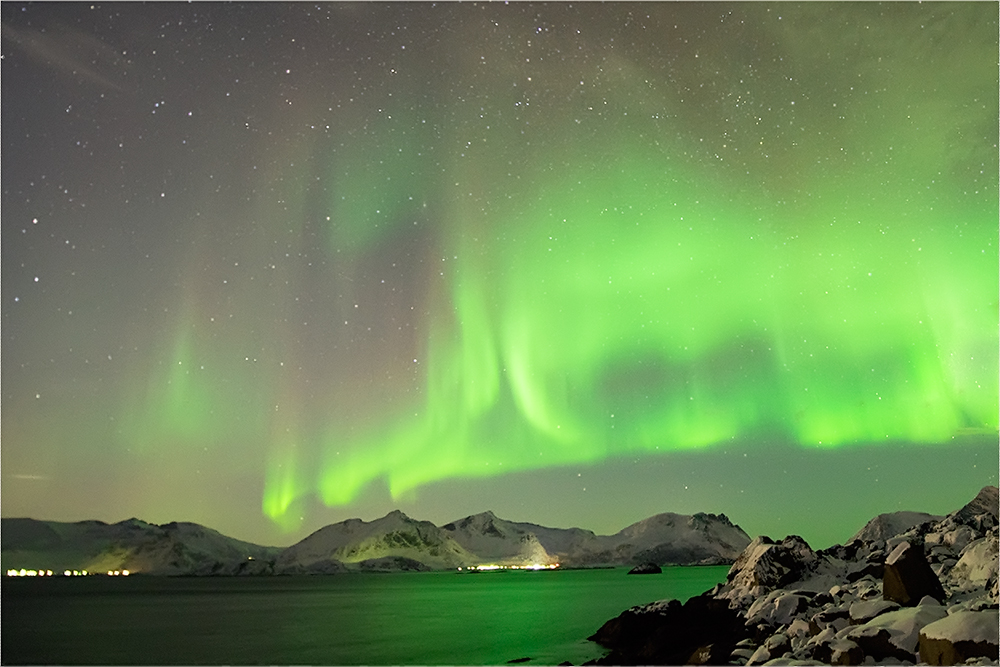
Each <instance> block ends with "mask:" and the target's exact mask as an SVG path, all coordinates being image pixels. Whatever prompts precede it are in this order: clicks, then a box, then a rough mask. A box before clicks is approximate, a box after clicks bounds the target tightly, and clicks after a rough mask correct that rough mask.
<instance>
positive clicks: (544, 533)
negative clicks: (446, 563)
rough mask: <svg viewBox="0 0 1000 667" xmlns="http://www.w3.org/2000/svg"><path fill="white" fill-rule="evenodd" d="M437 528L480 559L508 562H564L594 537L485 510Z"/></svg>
mask: <svg viewBox="0 0 1000 667" xmlns="http://www.w3.org/2000/svg"><path fill="white" fill-rule="evenodd" d="M441 529H442V530H444V531H446V532H447V533H448V534H449V535H450V536H451V538H452V539H453V540H455V542H457V543H458V544H460V545H461V546H462V547H463V548H464V549H465V550H466V551H468V552H469V553H471V554H475V556H476V557H478V559H479V560H480V562H485V563H490V562H495V563H504V564H510V565H529V564H532V563H539V564H542V565H546V564H549V563H566V562H569V561H570V560H572V558H573V557H574V556H575V555H577V554H579V553H581V552H583V551H586V550H587V549H588V548H589V547H590V546H591V545H593V543H594V540H595V539H596V536H595V535H594V533H592V532H591V531H589V530H583V529H582V528H546V527H545V526H539V525H536V524H533V523H520V522H515V521H507V520H506V519H501V518H499V517H497V516H496V515H495V514H493V512H489V511H487V512H482V513H480V514H473V515H472V516H467V517H465V518H464V519H459V520H458V521H453V522H451V523H446V524H445V525H443V526H441ZM470 564H480V563H470Z"/></svg>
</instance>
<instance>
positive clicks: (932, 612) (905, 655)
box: [846, 605, 948, 662]
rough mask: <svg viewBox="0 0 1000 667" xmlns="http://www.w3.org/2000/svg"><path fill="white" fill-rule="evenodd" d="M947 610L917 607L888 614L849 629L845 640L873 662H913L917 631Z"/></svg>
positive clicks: (937, 606)
mask: <svg viewBox="0 0 1000 667" xmlns="http://www.w3.org/2000/svg"><path fill="white" fill-rule="evenodd" d="M947 613H948V612H947V610H945V608H944V607H942V606H940V605H921V606H919V607H908V608H904V609H897V610H896V611H889V612H886V613H884V614H881V615H880V616H876V617H875V618H873V619H872V620H870V621H868V622H867V623H865V624H864V625H860V626H857V627H855V628H852V629H851V630H849V631H848V632H847V633H846V637H847V638H848V639H850V640H852V641H854V642H855V643H857V645H858V646H860V647H861V650H863V651H864V653H865V655H866V656H868V657H871V658H874V659H875V661H876V662H878V661H880V660H885V659H887V658H896V659H897V660H910V661H914V660H915V659H916V654H917V648H918V640H919V633H920V630H921V629H922V628H923V627H924V626H926V625H928V624H930V623H933V622H934V621H937V620H939V619H941V618H944V617H945V616H946V615H947Z"/></svg>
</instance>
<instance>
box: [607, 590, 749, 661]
mask: <svg viewBox="0 0 1000 667" xmlns="http://www.w3.org/2000/svg"><path fill="white" fill-rule="evenodd" d="M747 635H748V633H747V630H746V627H745V626H744V624H743V619H742V618H740V616H739V614H737V613H736V612H735V611H734V610H732V609H730V608H729V605H728V604H727V603H726V601H724V600H716V599H714V598H711V597H708V596H704V595H703V596H698V597H693V598H691V599H690V600H688V601H687V602H686V603H684V604H683V605H681V603H680V602H678V601H677V600H670V601H669V602H659V603H653V604H652V605H646V606H643V607H633V608H632V609H629V610H628V611H625V612H623V613H622V614H620V615H619V616H618V617H616V618H613V619H611V620H610V621H608V622H607V623H605V624H604V625H603V626H601V628H600V629H599V630H598V631H597V632H596V633H594V634H593V635H592V636H591V637H590V639H591V640H592V641H595V642H597V643H598V644H600V645H601V646H604V647H605V648H610V649H611V653H609V654H608V655H607V656H606V657H604V658H600V659H599V660H597V661H596V664H600V665H639V664H647V665H648V664H658V665H682V664H687V663H688V662H691V661H692V660H693V659H694V660H697V661H698V663H699V664H712V663H718V662H723V661H727V660H728V657H729V655H730V654H731V653H732V651H733V649H734V648H735V647H736V643H737V642H738V641H740V640H741V639H744V638H746V637H747Z"/></svg>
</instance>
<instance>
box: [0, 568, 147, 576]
mask: <svg viewBox="0 0 1000 667" xmlns="http://www.w3.org/2000/svg"><path fill="white" fill-rule="evenodd" d="M92 574H95V573H94V572H88V571H87V570H64V571H63V576H64V577H86V576H89V575H92ZM128 575H129V571H128V570H108V576H109V577H127V576H128ZM7 576H8V577H51V576H54V575H53V573H52V570H26V569H24V568H23V567H22V568H21V569H20V570H7Z"/></svg>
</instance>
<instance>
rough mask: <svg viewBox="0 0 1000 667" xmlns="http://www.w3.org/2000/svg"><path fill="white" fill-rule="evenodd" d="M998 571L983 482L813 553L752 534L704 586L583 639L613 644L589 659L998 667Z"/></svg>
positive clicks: (800, 544)
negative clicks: (938, 508) (715, 580)
mask: <svg viewBox="0 0 1000 667" xmlns="http://www.w3.org/2000/svg"><path fill="white" fill-rule="evenodd" d="M888 527H891V528H892V529H887V528H888ZM896 531H898V532H896ZM997 571H998V493H997V487H992V486H990V487H985V488H984V489H983V490H982V491H980V493H979V494H978V495H977V496H976V498H975V499H973V500H972V501H971V502H970V503H969V504H968V505H966V506H965V507H963V508H961V509H960V510H958V511H956V512H953V513H951V514H949V515H948V516H946V517H943V518H942V517H935V516H931V515H922V514H917V513H911V512H908V513H902V512H901V513H896V514H890V515H881V516H879V517H876V518H875V519H873V520H872V521H871V522H869V524H868V525H867V526H866V527H865V528H864V529H862V531H860V532H859V533H858V535H856V536H855V538H854V539H852V540H851V541H850V542H848V543H847V544H845V545H836V546H833V547H831V548H829V549H823V550H821V551H814V550H813V549H812V548H811V547H810V546H809V545H808V544H807V543H806V542H805V540H803V539H802V538H801V537H798V536H794V535H793V536H789V537H786V538H785V539H783V540H781V541H780V542H775V541H773V540H771V539H769V538H767V537H758V538H756V539H755V540H753V541H752V542H751V543H750V544H749V546H747V548H746V549H745V550H744V551H743V553H742V554H740V556H739V558H737V560H736V562H735V563H734V564H733V566H732V568H731V569H730V571H729V574H728V576H727V579H726V581H725V582H724V583H722V584H719V585H718V586H716V587H715V588H713V589H712V590H710V591H706V592H705V593H704V594H702V595H700V596H698V597H695V598H691V599H690V600H688V601H687V602H686V603H684V604H683V605H682V604H681V603H679V602H678V601H676V600H669V601H659V602H654V603H651V604H647V605H641V606H638V607H633V608H631V609H629V610H627V611H625V612H623V613H622V614H621V615H619V616H618V617H616V618H613V619H611V620H609V621H608V622H606V623H605V624H604V625H603V626H602V627H601V628H600V629H599V630H598V631H597V632H596V633H595V634H594V635H592V636H591V637H590V639H591V640H592V641H595V642H597V643H598V644H600V645H602V646H604V647H605V648H608V649H610V653H609V654H608V655H607V656H606V657H604V658H601V659H599V660H596V661H594V662H593V663H591V664H600V665H638V664H659V665H679V664H695V665H698V664H713V665H726V664H729V665H876V664H878V665H907V664H909V665H913V664H930V665H955V664H969V665H997V664H1000V637H998V635H1000V617H998V583H997V579H998V576H997Z"/></svg>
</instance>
